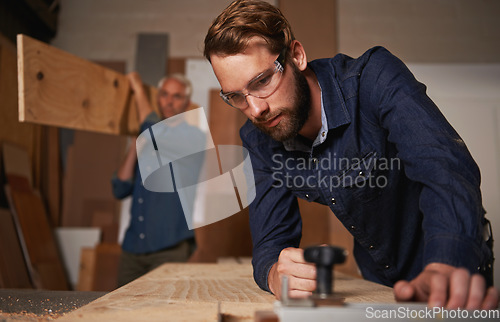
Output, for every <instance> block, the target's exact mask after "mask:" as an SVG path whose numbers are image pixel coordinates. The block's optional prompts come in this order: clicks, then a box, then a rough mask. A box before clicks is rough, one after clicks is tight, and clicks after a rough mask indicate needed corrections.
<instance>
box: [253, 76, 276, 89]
mask: <svg viewBox="0 0 500 322" xmlns="http://www.w3.org/2000/svg"><path fill="white" fill-rule="evenodd" d="M271 78H272V75H268V76H264V77H262V78H261V79H258V80H257V82H255V86H256V87H262V86H266V85H267V84H269V83H270V82H271Z"/></svg>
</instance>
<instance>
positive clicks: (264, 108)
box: [246, 95, 269, 118]
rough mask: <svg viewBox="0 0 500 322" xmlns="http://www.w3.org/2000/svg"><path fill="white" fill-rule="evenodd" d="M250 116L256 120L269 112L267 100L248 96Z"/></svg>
mask: <svg viewBox="0 0 500 322" xmlns="http://www.w3.org/2000/svg"><path fill="white" fill-rule="evenodd" d="M246 99H247V103H248V108H249V109H250V114H251V115H252V117H254V118H260V117H262V116H264V115H265V114H266V113H267V112H268V111H269V105H268V104H267V102H266V100H265V99H262V98H258V97H254V96H252V95H248V96H247V97H246Z"/></svg>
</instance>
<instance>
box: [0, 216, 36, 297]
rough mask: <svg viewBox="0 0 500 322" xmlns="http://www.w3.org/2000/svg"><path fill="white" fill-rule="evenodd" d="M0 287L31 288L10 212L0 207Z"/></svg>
mask: <svg viewBox="0 0 500 322" xmlns="http://www.w3.org/2000/svg"><path fill="white" fill-rule="evenodd" d="M0 288H32V285H31V281H30V276H29V272H28V268H27V266H26V262H25V261H24V258H23V251H22V249H21V244H20V242H19V238H18V235H17V233H16V227H15V223H14V218H12V214H11V213H10V212H9V211H8V210H5V209H0Z"/></svg>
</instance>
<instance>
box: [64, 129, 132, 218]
mask: <svg viewBox="0 0 500 322" xmlns="http://www.w3.org/2000/svg"><path fill="white" fill-rule="evenodd" d="M125 145H126V138H125V137H123V136H114V135H105V134H101V133H92V132H87V131H75V132H74V139H73V144H72V145H70V146H69V147H68V149H67V159H66V170H65V173H64V179H63V205H62V220H61V225H62V226H64V227H88V226H91V224H92V216H93V213H95V212H109V213H112V214H113V215H114V218H117V217H118V213H119V210H120V203H119V201H118V200H116V199H115V198H114V196H113V194H112V190H111V177H112V175H113V172H114V171H116V169H118V167H119V165H120V163H121V161H122V158H123V151H124V150H125ZM114 222H118V219H115V220H114Z"/></svg>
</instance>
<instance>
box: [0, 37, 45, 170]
mask: <svg viewBox="0 0 500 322" xmlns="http://www.w3.org/2000/svg"><path fill="white" fill-rule="evenodd" d="M0 40H1V41H0V43H1V44H0V98H1V100H0V143H2V142H9V143H12V144H16V145H19V146H22V147H24V148H26V150H27V151H28V155H29V157H30V160H31V161H33V158H34V153H35V146H36V144H37V143H36V142H38V141H39V138H38V137H36V136H35V133H34V129H35V128H36V127H38V126H37V125H33V124H27V123H19V121H18V105H17V100H18V96H17V62H16V49H15V46H14V44H10V45H9V44H8V41H7V40H5V39H4V38H3V37H2V35H0ZM31 164H32V165H33V166H34V167H37V164H36V163H33V162H32V163H31Z"/></svg>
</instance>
